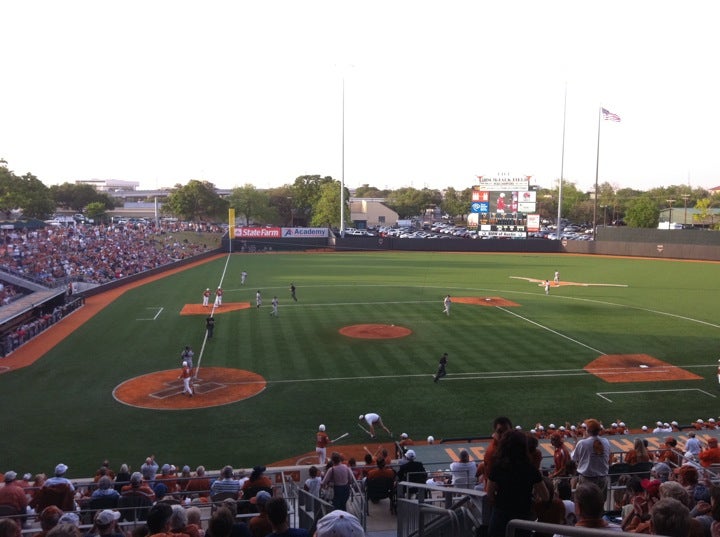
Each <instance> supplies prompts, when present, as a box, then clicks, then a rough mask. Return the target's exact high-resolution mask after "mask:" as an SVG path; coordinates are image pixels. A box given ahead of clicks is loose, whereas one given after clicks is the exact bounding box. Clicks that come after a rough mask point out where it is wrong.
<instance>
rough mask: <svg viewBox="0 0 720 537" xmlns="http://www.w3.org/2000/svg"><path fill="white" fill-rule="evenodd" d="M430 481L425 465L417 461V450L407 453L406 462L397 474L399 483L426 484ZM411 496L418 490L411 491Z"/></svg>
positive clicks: (410, 450)
mask: <svg viewBox="0 0 720 537" xmlns="http://www.w3.org/2000/svg"><path fill="white" fill-rule="evenodd" d="M427 479H428V474H427V470H425V465H424V464H423V463H422V462H420V461H418V460H417V456H416V454H415V450H413V449H408V450H407V451H406V452H405V462H404V463H402V464H401V465H400V468H398V472H397V480H398V481H410V482H411V483H421V484H422V483H425V482H426V481H427ZM409 492H410V494H415V493H416V492H417V488H412V489H410V491H409Z"/></svg>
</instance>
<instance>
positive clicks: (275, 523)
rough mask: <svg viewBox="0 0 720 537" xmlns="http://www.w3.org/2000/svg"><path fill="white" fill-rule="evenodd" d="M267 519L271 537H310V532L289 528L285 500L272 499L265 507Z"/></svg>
mask: <svg viewBox="0 0 720 537" xmlns="http://www.w3.org/2000/svg"><path fill="white" fill-rule="evenodd" d="M265 509H266V510H267V515H268V519H269V520H270V524H271V525H272V533H271V534H270V535H271V536H273V537H276V536H278V537H279V536H286V537H310V532H309V531H308V530H306V529H302V528H291V527H290V521H289V519H288V506H287V502H286V501H285V498H272V499H271V500H270V501H268V502H267V504H266V505H265Z"/></svg>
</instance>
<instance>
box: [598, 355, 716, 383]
mask: <svg viewBox="0 0 720 537" xmlns="http://www.w3.org/2000/svg"><path fill="white" fill-rule="evenodd" d="M584 369H585V371H587V372H588V373H592V374H593V375H595V376H596V377H599V378H601V379H603V380H604V381H605V382H658V381H667V380H702V377H699V376H698V375H696V374H694V373H690V371H686V370H685V369H682V368H680V367H677V366H674V365H671V364H668V363H667V362H663V361H662V360H658V359H657V358H653V357H652V356H649V355H647V354H606V355H605V356H601V357H600V358H597V359H596V360H593V361H592V362H590V363H589V364H588V365H586V366H585V368H584Z"/></svg>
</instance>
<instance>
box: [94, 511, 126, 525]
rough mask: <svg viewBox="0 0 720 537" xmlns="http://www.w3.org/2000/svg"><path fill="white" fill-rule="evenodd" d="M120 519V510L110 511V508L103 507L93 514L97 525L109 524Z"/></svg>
mask: <svg viewBox="0 0 720 537" xmlns="http://www.w3.org/2000/svg"><path fill="white" fill-rule="evenodd" d="M119 519H120V511H112V510H111V509H103V510H102V511H100V512H99V513H98V514H97V515H96V516H95V524H97V525H98V526H109V525H110V524H112V523H113V522H114V521H116V520H119Z"/></svg>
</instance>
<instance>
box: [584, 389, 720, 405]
mask: <svg viewBox="0 0 720 537" xmlns="http://www.w3.org/2000/svg"><path fill="white" fill-rule="evenodd" d="M666 392H700V393H702V394H705V395H707V396H709V397H712V398H717V396H716V395H714V394H712V393H710V392H706V391H705V390H701V389H699V388H679V389H677V390H631V391H627V392H596V393H595V395H597V396H598V397H600V398H601V399H605V400H606V401H607V402H608V403H613V402H614V401H613V400H612V399H610V398H609V397H605V394H608V395H612V394H621V395H626V394H634V393H666Z"/></svg>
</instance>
